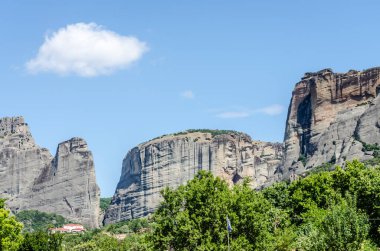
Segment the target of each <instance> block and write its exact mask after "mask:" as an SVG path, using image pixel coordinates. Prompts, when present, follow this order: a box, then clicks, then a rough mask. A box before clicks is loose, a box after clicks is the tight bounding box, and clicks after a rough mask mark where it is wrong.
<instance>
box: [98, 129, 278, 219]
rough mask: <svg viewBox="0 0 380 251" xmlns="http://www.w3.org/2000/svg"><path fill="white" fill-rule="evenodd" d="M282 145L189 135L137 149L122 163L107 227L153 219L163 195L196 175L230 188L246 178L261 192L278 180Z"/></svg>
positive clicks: (235, 136)
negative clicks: (217, 179)
mask: <svg viewBox="0 0 380 251" xmlns="http://www.w3.org/2000/svg"><path fill="white" fill-rule="evenodd" d="M282 150H283V149H282V145H281V144H271V143H266V142H259V141H252V140H251V138H250V137H249V136H248V135H246V134H243V133H233V132H231V133H225V134H221V135H212V134H211V133H205V132H194V131H192V132H186V133H180V134H177V135H169V136H164V137H161V138H159V139H155V140H152V141H149V142H146V143H143V144H140V145H139V146H137V147H135V148H133V149H132V150H131V151H129V153H128V154H127V156H126V157H125V158H124V160H123V167H122V173H121V177H120V181H119V184H118V185H117V188H116V192H115V195H114V197H113V200H112V203H111V206H110V207H109V209H108V210H107V212H106V214H105V219H104V223H105V224H108V223H113V222H118V221H121V220H128V219H132V218H139V217H142V216H145V215H147V214H149V213H152V212H153V211H154V209H155V208H156V207H157V206H158V204H159V202H160V201H161V197H160V190H162V189H163V188H164V187H166V186H168V187H172V188H175V187H178V186H179V185H181V184H185V183H186V182H187V181H188V180H190V179H192V178H193V177H194V175H195V174H196V173H197V172H198V170H208V171H211V172H212V173H213V174H215V175H217V176H219V177H222V178H223V179H225V180H226V181H227V182H229V183H230V184H234V183H237V182H239V181H240V180H242V179H243V178H244V177H250V178H251V179H252V182H251V183H252V186H253V187H257V186H261V185H263V184H265V183H268V182H272V181H275V180H277V179H279V176H278V175H277V173H278V169H279V168H280V164H281V160H282Z"/></svg>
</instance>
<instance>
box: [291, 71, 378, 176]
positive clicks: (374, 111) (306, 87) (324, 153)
mask: <svg viewBox="0 0 380 251" xmlns="http://www.w3.org/2000/svg"><path fill="white" fill-rule="evenodd" d="M379 78H380V68H372V69H368V70H365V71H362V72H360V71H353V70H352V71H349V72H347V73H344V74H342V73H333V72H332V70H330V69H327V70H322V71H319V72H317V73H308V74H305V77H304V78H302V80H301V82H299V83H297V84H296V87H295V89H294V91H293V96H292V100H291V103H290V106H289V112H288V118H287V123H286V132H285V159H284V166H285V171H284V172H285V175H284V178H287V177H291V176H292V175H293V174H301V173H303V172H305V171H307V170H308V169H312V168H314V167H316V166H319V165H321V164H323V163H326V162H330V163H334V164H340V165H343V164H344V162H345V161H346V160H352V159H359V160H366V159H368V158H371V156H369V155H368V154H365V153H364V152H363V151H362V148H363V144H362V142H366V143H370V144H373V143H380V137H379V136H380V131H379V127H378V125H379V123H378V122H379V115H380V107H379V105H378V102H379V101H378V98H377V95H378V93H379V90H380V87H379V86H380V79H379ZM302 158H305V159H306V160H307V161H306V165H305V166H303V165H300V163H299V162H300V160H301V159H302Z"/></svg>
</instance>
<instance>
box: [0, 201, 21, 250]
mask: <svg viewBox="0 0 380 251" xmlns="http://www.w3.org/2000/svg"><path fill="white" fill-rule="evenodd" d="M21 230H22V224H21V223H19V222H18V221H17V220H16V218H15V217H14V216H11V215H10V211H9V210H7V209H6V208H5V201H4V200H2V199H0V250H9V251H13V250H17V249H18V247H19V246H20V244H21V243H22V241H23V236H22V235H21Z"/></svg>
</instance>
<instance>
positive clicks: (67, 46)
mask: <svg viewBox="0 0 380 251" xmlns="http://www.w3.org/2000/svg"><path fill="white" fill-rule="evenodd" d="M147 50H148V47H147V45H146V43H144V42H141V41H139V40H138V39H137V38H136V37H132V36H122V35H119V34H117V33H115V32H113V31H110V30H106V29H105V28H104V27H102V26H99V25H97V24H95V23H89V24H86V23H76V24H71V25H67V26H66V27H64V28H61V29H59V30H58V31H56V32H54V33H53V34H52V35H51V36H46V37H45V41H44V43H43V44H42V45H41V47H40V48H39V50H38V53H37V56H36V57H35V58H33V59H31V60H30V61H29V62H27V63H26V67H27V69H28V70H29V71H30V72H32V73H38V72H54V73H58V74H62V75H67V74H76V75H79V76H84V77H93V76H98V75H104V74H110V73H112V72H114V71H116V70H119V69H125V68H127V67H128V66H130V65H131V64H132V63H134V62H136V61H137V60H138V59H140V58H141V56H142V55H143V54H144V53H145V52H146V51H147Z"/></svg>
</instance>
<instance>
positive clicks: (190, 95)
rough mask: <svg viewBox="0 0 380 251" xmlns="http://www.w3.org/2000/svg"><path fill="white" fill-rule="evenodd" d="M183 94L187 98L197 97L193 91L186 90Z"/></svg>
mask: <svg viewBox="0 0 380 251" xmlns="http://www.w3.org/2000/svg"><path fill="white" fill-rule="evenodd" d="M181 96H182V97H183V98H186V99H193V98H194V97H195V96H194V92H192V91H184V92H182V93H181Z"/></svg>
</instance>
